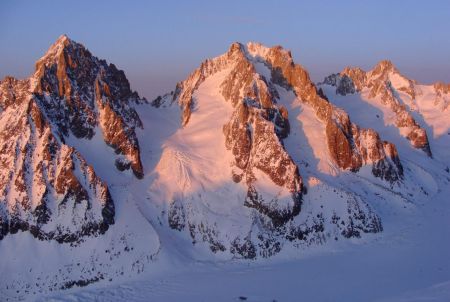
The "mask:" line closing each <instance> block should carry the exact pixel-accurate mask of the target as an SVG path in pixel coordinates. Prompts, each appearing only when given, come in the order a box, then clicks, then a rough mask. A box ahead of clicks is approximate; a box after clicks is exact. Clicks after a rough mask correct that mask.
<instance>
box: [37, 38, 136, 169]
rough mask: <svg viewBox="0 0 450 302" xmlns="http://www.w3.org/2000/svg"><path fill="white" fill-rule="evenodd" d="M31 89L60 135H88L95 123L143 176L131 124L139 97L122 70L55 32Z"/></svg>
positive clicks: (104, 136)
mask: <svg viewBox="0 0 450 302" xmlns="http://www.w3.org/2000/svg"><path fill="white" fill-rule="evenodd" d="M31 81H32V83H33V86H34V87H31V90H32V93H33V95H34V96H35V97H36V98H37V99H38V100H39V103H40V104H41V105H42V107H43V108H44V109H45V111H46V115H47V116H48V118H49V119H50V120H51V122H52V123H53V124H55V125H56V126H57V130H58V132H59V133H60V135H61V136H67V135H74V136H75V137H77V138H86V139H91V138H92V137H93V136H94V135H95V128H96V127H97V126H99V128H100V131H101V133H99V134H101V135H102V136H103V139H104V141H105V142H106V143H107V144H108V145H110V146H111V147H112V148H113V149H114V150H115V151H116V152H117V153H118V154H122V155H123V156H125V157H126V158H127V159H128V160H129V161H130V162H131V169H132V170H133V172H134V174H135V175H136V177H138V178H141V177H142V176H143V169H142V163H141V159H140V150H139V142H138V140H137V137H136V133H135V129H136V128H137V127H139V128H142V123H141V121H140V119H139V116H138V114H137V113H136V111H135V109H134V108H133V105H134V104H136V103H140V102H142V101H143V99H140V98H139V95H138V94H137V93H136V92H132V91H131V89H130V84H129V82H128V80H127V78H126V77H125V74H124V72H123V71H121V70H118V69H117V68H116V67H115V66H114V64H107V63H106V61H104V60H100V59H98V58H96V57H94V56H93V55H92V54H91V53H90V52H89V51H88V50H87V49H86V48H85V47H84V46H83V45H81V44H78V43H76V42H74V41H72V40H70V39H69V38H67V37H66V36H61V37H60V38H59V39H58V40H57V41H56V43H55V44H53V45H52V46H51V47H50V49H49V50H48V52H47V53H46V55H45V56H43V57H42V58H41V59H40V60H38V61H37V63H36V71H35V73H34V75H33V77H32V79H31Z"/></svg>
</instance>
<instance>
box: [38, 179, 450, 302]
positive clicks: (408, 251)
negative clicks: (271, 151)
mask: <svg viewBox="0 0 450 302" xmlns="http://www.w3.org/2000/svg"><path fill="white" fill-rule="evenodd" d="M439 185H440V187H441V189H442V190H440V192H439V193H438V194H437V195H436V196H434V198H433V199H430V200H426V201H424V202H423V203H420V204H411V203H405V204H401V203H391V202H390V201H389V200H385V201H379V202H377V203H376V208H377V209H379V210H381V211H382V215H381V217H382V219H383V221H384V232H383V235H381V236H378V237H377V238H376V240H372V241H363V242H361V241H355V242H343V241H340V242H336V243H333V244H328V245H326V246H317V247H315V248H310V249H308V250H302V252H301V255H299V256H298V258H297V259H292V258H291V259H288V258H286V257H277V258H276V259H272V260H264V261H256V262H255V261H250V262H240V261H237V262H236V261H235V262H225V263H217V262H204V261H203V262H201V261H190V262H184V263H177V264H175V265H171V266H166V267H161V266H155V267H154V269H149V270H148V271H146V272H145V273H144V274H142V275H141V276H140V277H139V278H138V279H136V280H133V281H127V282H121V283H113V284H99V285H94V286H93V287H92V288H87V289H86V288H85V289H73V290H69V291H66V292H63V293H58V294H54V295H49V296H44V297H40V298H37V301H123V300H124V299H126V300H127V301H180V300H183V301H239V297H246V298H247V301H298V300H299V298H300V297H301V299H302V300H305V301H380V302H382V301H384V302H404V301H432V302H446V301H448V299H449V297H450V261H448V255H449V254H450V241H449V240H448V238H450V220H449V219H448V217H450V202H449V199H448V196H449V194H450V189H449V188H450V186H449V183H448V180H443V181H442V182H440V184H439Z"/></svg>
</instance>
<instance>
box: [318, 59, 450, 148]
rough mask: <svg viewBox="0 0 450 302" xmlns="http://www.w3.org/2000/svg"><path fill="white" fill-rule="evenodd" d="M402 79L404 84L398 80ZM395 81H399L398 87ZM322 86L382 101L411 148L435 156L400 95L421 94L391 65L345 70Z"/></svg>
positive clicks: (439, 88)
mask: <svg viewBox="0 0 450 302" xmlns="http://www.w3.org/2000/svg"><path fill="white" fill-rule="evenodd" d="M399 78H400V79H401V80H398V79H399ZM393 79H394V80H396V81H397V82H396V83H395V85H394V84H393V82H392V81H393ZM323 84H326V85H331V86H335V87H336V94H340V95H343V96H345V95H347V94H355V93H361V92H363V90H364V91H365V92H366V93H367V95H368V97H369V98H380V100H381V102H382V103H383V105H385V106H387V107H388V108H389V109H390V110H392V112H394V114H395V115H396V121H395V126H397V127H398V128H400V129H403V130H402V132H405V137H406V138H407V139H408V140H409V141H410V143H411V145H412V146H413V147H414V148H417V149H421V150H423V151H424V152H425V153H426V154H427V155H428V156H430V157H431V156H432V152H431V148H430V144H429V141H428V135H427V132H426V130H425V129H423V128H422V127H421V126H420V125H419V124H418V123H417V121H416V120H415V119H414V117H413V115H412V114H411V112H410V110H409V109H408V107H407V106H406V105H405V103H404V101H402V99H401V97H400V95H399V92H402V93H405V94H406V95H408V96H409V97H410V98H411V99H412V100H414V99H415V98H416V95H417V93H418V92H417V91H416V90H417V89H416V87H415V85H416V83H415V82H414V81H412V80H409V79H407V78H406V77H404V76H402V75H401V74H400V73H399V71H398V70H397V68H395V66H394V65H393V64H392V62H390V61H386V60H385V61H381V62H379V63H378V64H377V65H376V66H375V67H374V68H373V69H372V70H371V71H368V72H365V71H363V70H362V69H360V68H350V67H346V68H345V69H344V70H343V71H342V72H341V73H339V74H333V75H330V76H328V77H326V78H325V79H324V81H323ZM434 87H435V89H436V91H437V92H438V91H441V92H444V91H445V87H446V86H445V85H444V84H439V83H437V84H435V86H434ZM444 93H445V92H444Z"/></svg>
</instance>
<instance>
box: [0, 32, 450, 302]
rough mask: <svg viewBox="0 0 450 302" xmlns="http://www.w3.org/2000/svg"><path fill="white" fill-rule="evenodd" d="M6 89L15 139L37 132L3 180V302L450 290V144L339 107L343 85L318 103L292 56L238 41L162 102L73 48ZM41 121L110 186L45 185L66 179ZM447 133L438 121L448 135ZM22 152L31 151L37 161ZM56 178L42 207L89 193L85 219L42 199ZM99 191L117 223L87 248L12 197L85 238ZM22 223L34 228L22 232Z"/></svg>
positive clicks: (62, 45)
mask: <svg viewBox="0 0 450 302" xmlns="http://www.w3.org/2000/svg"><path fill="white" fill-rule="evenodd" d="M55 56H56V57H55ZM74 62H75V63H74ZM397 80H399V79H397ZM392 81H393V82H395V81H394V79H392ZM399 81H400V80H399ZM0 84H1V85H0V88H1V89H0V107H1V109H2V110H3V111H0V120H1V121H2V127H4V128H5V129H7V128H8V127H9V126H10V125H15V124H14V123H11V122H7V121H8V120H11V117H12V116H13V114H12V112H13V111H14V109H15V108H16V107H14V106H17V108H20V109H21V111H20V112H22V120H23V122H20V123H17V127H16V128H17V129H19V130H20V129H22V128H21V127H22V126H23V125H26V127H25V128H23V129H25V130H23V131H19V130H17V131H15V132H12V134H11V135H6V136H5V137H4V138H3V142H6V143H5V145H6V146H9V147H8V149H7V151H8V153H5V154H6V155H7V156H6V157H7V159H8V161H7V163H8V164H9V166H10V170H11V171H12V172H11V173H9V172H8V171H6V170H4V171H2V172H4V173H2V175H3V178H2V179H3V180H4V186H3V187H1V188H2V190H3V192H6V193H5V194H4V195H5V196H6V197H7V198H4V199H0V219H4V220H0V223H2V224H0V226H1V227H3V229H2V230H3V231H2V232H1V233H0V235H3V237H1V238H0V255H2V257H1V258H0V272H1V274H0V293H1V297H2V298H3V300H6V301H15V300H21V299H28V300H36V299H37V300H40V301H47V300H51V299H54V300H69V301H70V300H80V301H83V300H103V301H120V300H124V299H127V300H130V301H133V300H135V301H147V300H156V301H171V300H172V301H179V300H187V301H198V300H203V299H205V300H217V301H222V300H223V301H233V300H239V299H241V300H242V299H247V300H249V301H252V300H253V301H266V300H267V301H273V300H280V301H285V300H286V301H296V300H298V299H299V297H300V296H301V297H302V298H305V299H306V300H309V301H310V300H314V301H334V300H344V299H346V300H350V301H360V300H362V298H363V297H364V298H365V299H364V300H369V301H377V300H380V299H385V298H386V299H388V298H391V297H394V298H395V297H397V296H398V297H400V296H401V295H408V294H410V293H409V292H414V291H420V290H422V289H424V291H425V293H428V292H429V291H430V288H435V287H436V286H438V285H437V284H440V283H443V282H447V281H449V280H450V270H449V265H448V261H446V257H447V255H448V252H449V243H448V240H445V238H448V235H449V229H450V228H449V221H448V219H447V216H448V214H449V212H450V207H449V203H448V201H447V199H446V197H447V195H448V194H449V193H450V189H449V182H450V174H449V171H448V169H446V168H447V166H446V164H445V162H446V159H448V158H449V157H450V155H449V151H448V149H446V148H442V146H446V144H448V136H445V135H441V136H440V137H441V139H442V142H443V145H442V146H441V145H438V144H436V143H435V141H434V138H430V142H431V143H430V145H431V150H432V152H433V154H434V155H435V157H434V158H433V157H431V156H428V155H430V154H431V153H427V151H429V150H428V149H427V148H428V147H430V146H429V145H428V138H427V140H426V141H421V140H420V138H426V132H424V131H425V130H423V128H426V126H424V125H422V124H421V121H420V120H419V119H418V118H416V119H417V120H419V122H414V123H412V124H411V125H413V126H414V127H413V126H411V127H412V128H408V127H400V126H398V116H397V115H395V116H394V115H393V114H392V112H391V111H392V108H394V109H395V108H397V107H395V106H397V105H396V104H397V103H395V102H394V103H392V104H393V105H392V104H391V105H392V106H391V107H388V108H387V109H386V106H384V107H383V106H381V105H380V106H379V107H377V108H378V109H377V110H386V112H385V116H384V118H385V119H384V120H383V119H379V118H378V117H377V111H376V110H375V109H373V108H372V107H370V106H368V101H367V102H366V101H365V100H361V99H359V98H358V97H357V96H353V95H352V96H347V98H350V97H354V98H355V99H354V102H353V103H346V100H348V99H346V100H344V99H341V98H339V97H336V98H334V97H333V98H331V97H329V100H328V99H327V97H326V96H325V94H327V95H328V94H329V93H330V91H332V88H333V87H332V86H327V85H325V86H323V90H318V89H317V88H316V86H315V85H314V84H313V83H312V82H311V81H310V79H309V76H308V73H307V71H306V70H304V69H303V67H301V66H300V65H298V64H295V63H294V61H293V58H292V56H291V54H290V52H289V51H287V50H284V49H283V48H281V47H272V48H267V47H264V46H262V45H260V44H257V43H249V44H247V45H242V44H240V43H233V44H232V45H231V47H230V49H229V50H228V51H227V52H226V53H225V54H223V55H221V56H218V57H216V58H213V59H208V60H206V61H204V62H203V63H202V64H201V65H200V67H199V68H198V69H196V70H195V71H194V72H193V73H192V74H191V75H190V76H189V77H188V78H187V79H186V80H185V81H183V82H181V83H179V84H178V85H177V87H176V89H175V91H174V92H171V93H169V94H167V95H165V96H163V97H160V98H158V99H156V100H155V101H153V102H152V103H149V102H147V101H145V100H143V99H140V98H139V97H138V95H137V94H136V93H134V92H131V90H130V88H129V84H128V81H126V78H125V76H124V74H123V72H121V71H118V70H117V69H116V68H115V66H114V65H112V64H110V65H108V64H107V63H106V62H105V61H103V60H99V59H97V58H95V57H93V56H92V55H91V54H90V53H89V52H88V51H87V50H86V49H85V48H84V47H83V46H82V45H81V44H77V43H75V42H73V41H71V40H70V39H68V38H67V37H64V36H63V37H61V38H60V39H59V40H58V41H57V43H55V45H54V46H52V47H51V48H50V50H49V53H48V54H46V56H44V57H43V59H41V60H40V61H39V64H38V68H37V71H36V74H35V76H34V77H33V78H32V79H29V80H23V81H17V80H14V79H7V80H5V81H2V82H1V83H0ZM27 85H28V86H30V85H31V86H32V87H34V88H32V89H34V90H30V87H28V86H27ZM386 85H387V84H386ZM402 85H403V84H402ZM24 87H25V88H24ZM330 87H331V88H330ZM327 89H328V90H327ZM324 92H325V94H324ZM18 99H20V100H21V102H18V101H16V100H18ZM352 100H353V99H352ZM330 101H331V102H330ZM369 101H371V99H369ZM28 103H30V104H33V106H34V107H32V108H35V110H37V111H38V112H41V115H37V116H38V117H41V118H40V119H38V118H36V114H34V115H33V114H30V111H29V110H28V107H25V106H24V105H23V104H28ZM384 105H386V104H384ZM424 106H425V105H424ZM398 108H400V107H398ZM398 108H397V109H398ZM401 108H403V107H401ZM421 108H425V107H423V106H422V107H421ZM374 110H375V111H374ZM424 110H425V109H424ZM430 110H431V109H429V111H430ZM400 111H401V110H400ZM400 111H398V112H400ZM398 112H394V113H398ZM401 112H404V111H401ZM433 114H435V115H436V114H437V113H436V111H433ZM400 115H401V114H400ZM407 117H408V115H407ZM389 118H391V119H392V120H391V121H390V120H389ZM42 120H43V121H44V122H43V123H44V124H45V129H46V131H47V132H46V133H50V134H52V135H53V137H54V141H55V145H56V146H61V147H60V148H62V149H64V148H72V149H73V150H75V151H76V154H77V158H79V161H76V163H78V162H82V163H84V162H85V164H84V165H80V166H82V167H87V168H86V169H87V170H88V171H90V173H91V174H93V173H94V172H95V175H96V178H95V179H97V178H98V179H99V180H97V181H96V182H93V181H92V182H90V180H91V178H92V177H91V178H89V177H85V178H83V177H84V176H85V174H83V173H81V172H82V171H81V172H80V169H78V168H77V167H78V166H77V165H75V166H73V167H72V166H70V165H66V166H64V165H63V164H60V160H59V158H60V156H59V155H58V153H56V155H55V156H54V157H55V158H54V159H53V161H54V162H55V163H59V165H60V166H62V168H58V169H57V171H61V170H62V171H68V173H66V174H67V175H69V176H70V175H71V174H70V172H71V171H74V172H73V177H64V176H65V174H64V175H63V177H61V179H63V180H67V179H68V180H71V181H69V182H62V184H61V181H59V182H56V184H53V183H52V182H50V181H47V178H48V177H50V176H51V175H52V171H53V170H52V169H51V168H49V169H48V171H49V172H47V170H44V172H42V173H41V170H42V169H40V168H39V158H40V157H39V156H42V152H41V150H46V148H49V149H51V150H53V148H50V147H48V146H47V145H46V144H45V140H44V139H42V138H41V136H39V133H37V134H36V129H39V125H40V121H42ZM444 120H445V118H443V117H442V116H439V117H438V118H436V121H440V122H439V125H441V126H439V127H440V128H439V129H441V128H442V127H444V128H445V125H444V126H442V124H443V123H444V122H443V121H444ZM392 124H395V125H396V126H398V127H400V128H405V129H401V130H400V131H399V130H398V128H397V127H394V126H392ZM19 126H20V127H19ZM406 128H408V129H406ZM374 129H375V130H374ZM402 131H405V133H406V131H409V132H408V134H406V135H407V136H408V140H409V142H408V140H407V139H405V133H403V132H402ZM426 131H428V129H427V130H426ZM23 133H25V134H27V136H26V137H27V138H28V140H24V139H23ZM410 133H413V134H414V135H416V134H417V133H418V134H424V136H422V137H420V136H414V137H411V135H410ZM31 134H33V135H31ZM430 137H431V135H430ZM386 140H387V141H386ZM416 143H417V144H416ZM420 143H423V144H420ZM34 144H36V145H37V146H38V148H34ZM16 145H18V146H22V149H25V151H26V150H27V148H28V149H30V148H31V150H33V152H30V154H31V155H30V156H29V158H28V157H26V156H22V155H20V154H21V153H20V152H19V153H18V152H17V151H16V152H15V150H19V149H20V148H17V147H16V149H14V146H16ZM30 145H31V146H32V147H29V146H30ZM23 146H25V147H23ZM39 146H42V147H39ZM411 146H413V147H414V148H412V147H411ZM397 148H398V149H397ZM58 150H59V149H58ZM64 150H65V149H64ZM75 151H74V152H75ZM423 151H425V152H423ZM52 152H53V151H52ZM23 153H24V154H25V155H26V154H28V153H27V152H23ZM16 154H19V156H16ZM24 158H25V159H24ZM16 162H24V163H25V164H22V165H21V166H23V169H18V168H17V167H16V166H17V165H16V166H15V165H14V164H15V163H16ZM28 162H31V163H33V169H32V170H30V169H28V167H27V165H26V163H28ZM43 162H44V163H45V161H43ZM64 168H65V169H64ZM22 170H23V171H22ZM40 173H41V174H42V177H40V178H39V176H40V175H41V174H40ZM9 175H18V176H15V178H14V179H19V180H21V179H23V180H24V181H23V183H24V184H23V185H22V182H19V181H13V180H12V179H10V178H8V177H10V176H9ZM36 175H37V176H36ZM93 175H94V174H93ZM36 179H37V180H36ZM40 179H43V180H44V184H45V185H46V186H45V187H44V186H42V184H41V186H42V188H44V189H42V190H41V191H42V192H44V191H45V190H49V191H50V192H53V187H57V188H58V190H59V191H61V192H65V191H64V190H68V192H72V191H70V189H72V187H71V186H72V185H73V183H75V187H76V189H77V191H76V192H75V193H78V195H77V194H75V197H73V200H72V199H70V201H72V202H73V206H69V207H68V206H64V205H65V202H64V201H63V200H62V196H61V193H59V191H56V192H55V193H54V196H55V197H54V199H52V200H51V201H52V203H50V202H48V201H46V200H44V199H39V198H37V197H36V194H35V192H36V188H38V186H37V185H35V183H38V184H40V183H41V182H42V181H41V182H39V180H40ZM50 179H51V177H50ZM31 180H33V182H32V181H31ZM77 180H78V182H77ZM45 181H47V182H45ZM78 183H80V184H79V185H77V184H78ZM98 183H101V184H102V188H104V190H107V191H105V192H108V194H109V195H107V196H109V197H110V198H109V199H110V200H111V202H113V204H114V209H115V212H114V214H111V213H109V214H110V215H109V216H113V218H114V219H111V217H109V218H110V219H109V220H108V227H107V228H104V229H102V232H92V233H86V232H83V231H80V232H78V233H75V234H76V237H73V238H74V240H52V238H53V237H52V238H47V237H42V236H41V237H40V236H37V235H36V234H35V233H34V230H35V229H33V227H34V224H35V225H36V228H38V229H39V228H41V229H43V230H46V229H47V228H50V227H54V225H53V224H51V223H48V224H46V222H42V221H41V220H39V219H35V218H34V217H35V216H36V215H37V214H39V213H37V214H36V211H35V210H34V206H33V207H27V203H26V201H27V199H26V198H25V197H24V198H23V201H22V200H18V199H17V198H15V196H16V195H13V194H7V193H8V192H9V191H8V190H9V187H10V186H12V185H14V186H15V187H17V188H18V189H17V190H16V191H18V190H19V191H20V192H22V194H19V196H28V195H30V196H32V197H33V198H32V200H36V201H37V202H36V203H38V202H41V203H42V204H44V205H52V207H51V208H50V209H51V211H50V214H51V215H52V216H51V217H55V218H52V219H55V220H56V221H62V222H63V223H62V225H63V226H67V227H68V229H69V230H70V226H71V225H72V224H74V225H75V224H81V225H82V224H83V223H84V222H85V221H89V220H88V218H90V217H91V216H92V215H94V214H92V213H91V212H92V209H95V210H96V212H95V213H97V212H100V208H99V207H98V206H97V205H96V203H95V202H98V201H100V202H99V204H101V205H102V204H103V203H102V200H101V199H100V200H98V199H99V198H98V197H96V196H95V195H94V194H91V195H92V197H91V199H92V204H93V205H94V206H92V205H91V206H88V205H89V204H90V203H89V202H88V201H87V200H85V196H86V195H84V194H83V192H84V190H85V191H87V192H91V191H92V190H93V188H96V187H95V186H96V185H97V184H98ZM14 192H15V191H14ZM91 195H89V196H91ZM0 196H1V195H0ZM109 199H108V200H109ZM21 201H22V202H21ZM80 205H81V206H84V207H83V209H85V213H81V214H80V213H79V210H78V208H79V207H81V206H80ZM14 206H15V207H14ZM67 208H68V210H65V209H67ZM16 209H18V210H16ZM104 212H105V211H102V212H101V213H104ZM16 213H20V215H22V216H21V217H24V218H22V220H23V221H26V222H28V223H29V224H30V225H31V226H32V227H28V225H25V226H24V225H19V227H18V228H17V227H15V228H12V227H11V225H12V226H15V224H14V223H11V221H12V222H14V221H15V220H14V219H15V217H16V216H15V215H16ZM70 214H72V216H71V215H70ZM82 214H84V216H83V215H82ZM97 214H98V213H97ZM106 214H108V212H106ZM97 216H98V215H97ZM38 217H39V216H38ZM83 218H85V219H83ZM58 219H59V220H58ZM51 221H52V220H51V219H50V222H51ZM33 223H34V224H33ZM55 228H56V230H57V231H58V232H59V233H61V232H63V231H64V230H65V229H62V231H61V230H60V227H58V226H55ZM10 230H11V231H10ZM59 233H58V234H59ZM57 238H59V237H57ZM63 238H66V237H63ZM71 238H72V237H69V239H71ZM429 257H432V260H429V261H426V259H427V258H429ZM422 263H423V265H421V264H422ZM86 285H89V287H88V288H86V289H79V287H83V286H86ZM438 287H439V286H438ZM440 288H442V286H441V287H440ZM62 289H64V290H65V291H63V292H59V291H60V290H62ZM53 291H58V293H56V294H53V295H52V292H53ZM240 296H242V298H239V297H240ZM405 297H406V296H405Z"/></svg>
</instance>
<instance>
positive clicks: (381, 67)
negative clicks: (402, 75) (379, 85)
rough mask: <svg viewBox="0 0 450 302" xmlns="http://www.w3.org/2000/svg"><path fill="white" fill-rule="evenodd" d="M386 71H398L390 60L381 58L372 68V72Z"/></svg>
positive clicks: (383, 72) (380, 72)
mask: <svg viewBox="0 0 450 302" xmlns="http://www.w3.org/2000/svg"><path fill="white" fill-rule="evenodd" d="M388 72H398V70H397V68H396V67H395V65H394V64H393V63H392V62H391V61H390V60H381V61H380V62H378V63H377V64H376V65H375V67H374V68H373V69H372V73H373V74H385V73H388Z"/></svg>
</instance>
